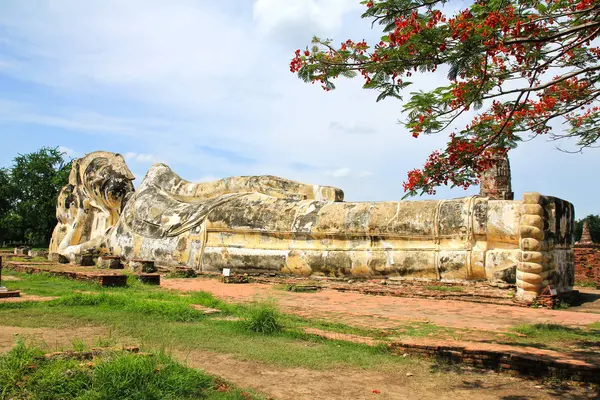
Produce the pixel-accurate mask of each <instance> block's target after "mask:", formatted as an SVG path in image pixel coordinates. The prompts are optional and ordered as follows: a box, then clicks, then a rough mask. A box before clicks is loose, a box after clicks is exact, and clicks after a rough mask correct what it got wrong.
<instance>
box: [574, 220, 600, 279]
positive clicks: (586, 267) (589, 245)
mask: <svg viewBox="0 0 600 400" xmlns="http://www.w3.org/2000/svg"><path fill="white" fill-rule="evenodd" d="M573 256H574V261H575V281H576V282H578V283H589V282H595V283H596V287H600V243H594V241H593V240H592V235H591V234H590V227H589V224H588V221H587V220H586V221H584V223H583V233H582V234H581V240H580V241H579V242H577V243H575V245H574V246H573Z"/></svg>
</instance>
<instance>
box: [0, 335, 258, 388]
mask: <svg viewBox="0 0 600 400" xmlns="http://www.w3.org/2000/svg"><path fill="white" fill-rule="evenodd" d="M75 350H76V351H80V350H79V349H78V348H77V347H76V348H75ZM219 387H221V390H223V388H226V389H228V390H226V391H218V390H217V389H218V388H219ZM0 394H1V397H2V398H6V399H64V400H68V399H79V400H104V399H106V400H108V399H125V400H137V399H148V400H151V399H157V400H158V399H165V400H167V399H173V400H175V399H246V400H248V399H252V398H256V397H255V396H253V395H251V394H250V393H248V392H242V391H240V390H239V389H235V388H233V387H230V386H229V385H227V384H225V386H223V382H222V381H220V380H217V379H215V378H213V377H211V376H209V375H206V374H204V373H203V372H201V371H198V370H194V369H191V368H187V367H185V366H183V365H181V364H179V363H177V362H176V361H174V360H173V359H172V358H171V357H169V356H168V355H166V354H164V353H157V354H152V355H141V354H134V353H126V352H107V353H104V354H102V355H101V356H100V357H98V358H94V359H93V360H92V361H89V362H86V361H83V362H82V361H81V360H77V359H74V358H64V359H57V358H54V359H45V358H44V357H43V351H42V350H41V349H40V348H38V347H28V346H26V345H25V344H24V343H23V342H18V343H17V344H16V346H15V347H14V348H13V349H12V350H11V351H10V352H8V353H7V354H5V355H2V356H0Z"/></svg>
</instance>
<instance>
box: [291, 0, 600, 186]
mask: <svg viewBox="0 0 600 400" xmlns="http://www.w3.org/2000/svg"><path fill="white" fill-rule="evenodd" d="M362 3H363V4H364V5H365V6H366V7H367V8H366V11H365V12H364V14H363V18H369V19H371V20H372V22H373V25H375V24H379V25H380V26H381V27H382V29H383V32H384V36H383V37H382V38H381V41H380V42H379V43H376V44H374V45H370V44H367V43H366V42H365V41H364V40H363V41H359V42H355V41H352V40H347V41H345V42H342V43H341V45H339V46H337V45H335V44H334V42H333V40H330V39H320V38H317V37H315V38H314V39H313V41H312V45H311V47H307V48H306V50H304V51H302V50H297V51H296V55H295V57H294V58H293V60H292V61H291V64H290V70H291V71H292V72H297V73H298V76H299V77H300V78H301V79H303V80H304V81H306V82H313V83H315V82H319V83H321V85H322V87H323V88H324V89H325V90H327V91H328V90H332V89H334V88H335V85H334V83H333V81H334V80H335V79H336V78H338V77H340V76H343V77H348V78H351V77H355V76H357V75H361V76H362V77H363V78H364V81H365V83H364V88H367V89H375V90H377V91H379V96H378V97H377V101H380V100H382V99H385V98H387V97H392V98H397V99H402V95H403V94H404V92H405V89H406V88H407V87H408V86H409V85H410V84H411V82H410V79H411V76H412V75H413V74H414V73H415V72H419V73H424V74H425V73H433V72H435V71H436V70H438V69H440V68H443V69H444V70H446V71H447V79H448V80H447V82H445V83H444V84H443V85H441V86H439V87H437V88H436V89H434V90H431V91H428V92H424V91H415V92H411V93H410V98H409V99H408V100H407V101H406V102H405V103H404V111H405V113H406V120H405V121H404V123H405V125H406V126H407V127H408V128H409V129H410V131H411V133H412V136H414V137H419V135H421V134H434V133H439V132H448V133H449V142H448V144H447V147H446V149H444V150H443V151H435V152H433V153H432V154H431V155H430V156H429V158H428V160H427V161H426V163H425V165H424V167H423V168H421V169H414V170H412V171H410V172H409V174H408V179H407V181H406V182H404V185H403V186H404V189H405V191H407V194H408V195H414V194H418V193H421V194H422V193H433V192H435V188H436V187H437V186H439V185H448V184H450V185H453V186H460V187H464V188H467V187H468V186H469V185H471V184H474V183H478V179H479V178H480V176H481V173H482V172H483V171H485V170H486V169H489V167H490V166H491V165H492V162H493V159H494V158H495V157H496V156H498V155H499V154H504V153H506V152H507V151H508V150H510V149H512V148H514V147H516V146H517V144H518V142H519V141H521V140H523V138H522V136H523V135H530V136H539V135H547V136H548V137H549V138H551V139H561V138H567V137H571V138H575V139H576V142H577V146H578V147H577V149H578V150H579V151H580V150H582V149H583V148H587V147H593V146H595V145H596V143H597V141H598V139H599V138H600V130H599V129H598V126H599V124H600V107H599V104H598V99H599V96H600V62H599V61H598V60H599V56H600V48H599V47H598V46H597V45H598V43H597V41H595V39H597V38H598V35H600V2H598V1H597V0H479V1H476V2H474V3H473V4H471V5H470V6H469V7H468V8H465V9H462V10H459V11H456V12H454V13H452V14H448V15H447V14H445V13H444V12H443V11H444V7H448V6H451V5H453V4H455V3H454V2H448V1H447V0H368V1H367V0H365V1H362ZM446 3H448V4H446ZM451 3H452V4H451ZM472 114H475V115H474V117H473V115H472ZM466 116H468V117H469V118H471V117H472V119H471V121H470V122H469V123H468V124H467V125H465V126H458V127H457V121H458V120H459V118H464V117H466ZM555 119H559V120H562V121H563V122H564V123H565V124H566V127H565V128H564V129H560V130H558V131H557V130H556V129H554V130H553V129H552V128H553V125H555V124H554V120H555Z"/></svg>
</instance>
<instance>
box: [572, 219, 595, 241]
mask: <svg viewBox="0 0 600 400" xmlns="http://www.w3.org/2000/svg"><path fill="white" fill-rule="evenodd" d="M585 220H587V221H588V224H589V226H590V234H591V235H592V240H593V241H594V242H596V243H600V215H592V214H590V215H588V216H587V217H585V218H582V219H580V220H578V221H576V222H575V240H580V239H581V233H582V231H583V222H584V221H585Z"/></svg>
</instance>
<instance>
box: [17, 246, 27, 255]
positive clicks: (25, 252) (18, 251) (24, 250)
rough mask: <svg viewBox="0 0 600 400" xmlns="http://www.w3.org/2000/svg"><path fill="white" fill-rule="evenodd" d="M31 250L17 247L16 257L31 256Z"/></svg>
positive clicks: (25, 247)
mask: <svg viewBox="0 0 600 400" xmlns="http://www.w3.org/2000/svg"><path fill="white" fill-rule="evenodd" d="M29 250H31V248H30V247H27V246H19V247H15V255H17V256H26V255H28V254H29Z"/></svg>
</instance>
